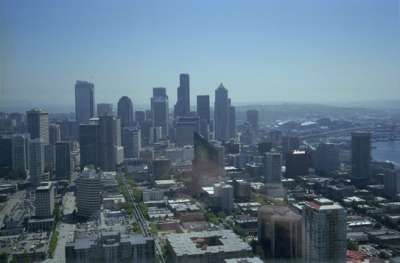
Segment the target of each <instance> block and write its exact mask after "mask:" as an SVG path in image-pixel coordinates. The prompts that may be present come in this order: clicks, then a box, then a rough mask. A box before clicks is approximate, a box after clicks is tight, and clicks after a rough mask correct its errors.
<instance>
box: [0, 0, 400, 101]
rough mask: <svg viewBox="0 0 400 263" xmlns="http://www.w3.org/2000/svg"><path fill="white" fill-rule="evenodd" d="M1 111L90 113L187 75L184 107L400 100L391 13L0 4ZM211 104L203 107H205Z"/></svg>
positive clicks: (398, 49) (377, 9)
mask: <svg viewBox="0 0 400 263" xmlns="http://www.w3.org/2000/svg"><path fill="white" fill-rule="evenodd" d="M0 56H1V57H0V58H1V60H0V77H1V83H0V84H1V91H0V92H1V93H0V96H1V98H2V100H1V101H0V103H6V104H10V103H27V102H29V103H31V104H35V103H36V104H38V105H46V104H60V105H73V101H74V90H73V85H74V82H75V80H77V79H82V80H89V81H92V82H94V83H95V87H96V102H112V103H116V102H117V100H118V98H119V97H121V96H123V95H127V96H129V97H131V98H132V100H133V101H134V103H136V104H148V103H149V98H150V96H151V88H152V87H155V86H165V87H167V88H168V95H169V96H170V105H172V104H173V103H175V99H176V87H177V85H178V74H179V73H180V72H187V73H189V74H190V75H191V96H192V104H193V102H194V97H195V96H196V95H198V94H210V95H212V98H213V96H214V90H215V88H216V87H217V86H218V85H219V83H220V82H223V83H224V85H225V86H226V87H227V88H228V90H229V92H230V96H231V98H232V101H233V103H234V104H235V103H247V102H248V103H251V102H253V103H260V102H271V101H274V102H275V101H284V102H293V101H296V102H344V101H359V100H381V99H400V15H399V1H394V0H384V1H378V0H374V1H370V0H340V1H339V0H329V1H325V0H320V1H317V0H313V1H307V0H297V1H285V0H277V1H267V0H262V1H188V0H186V1H184V0H181V1H173V0H168V1H150V0H143V1H133V0H130V1H100V0H96V1H75V0H72V1H53V0H48V1H44V0H35V1H28V0H26V1H23V0H20V1H15V0H2V1H0ZM212 100H213V99H212Z"/></svg>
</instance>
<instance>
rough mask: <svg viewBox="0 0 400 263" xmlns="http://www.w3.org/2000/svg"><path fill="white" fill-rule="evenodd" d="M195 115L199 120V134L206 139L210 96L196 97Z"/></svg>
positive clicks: (207, 135)
mask: <svg viewBox="0 0 400 263" xmlns="http://www.w3.org/2000/svg"><path fill="white" fill-rule="evenodd" d="M197 115H198V116H199V118H200V134H201V135H202V136H203V137H204V138H206V139H208V138H209V131H210V122H211V120H210V96H208V95H199V96H197Z"/></svg>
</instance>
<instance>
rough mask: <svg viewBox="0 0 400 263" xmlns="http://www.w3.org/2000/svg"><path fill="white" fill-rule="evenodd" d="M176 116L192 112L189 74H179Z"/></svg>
mask: <svg viewBox="0 0 400 263" xmlns="http://www.w3.org/2000/svg"><path fill="white" fill-rule="evenodd" d="M177 95H178V96H177V102H176V105H175V111H174V116H175V118H176V117H178V116H185V115H187V114H188V113H189V112H190V78H189V74H185V73H182V74H180V75H179V87H178V94H177Z"/></svg>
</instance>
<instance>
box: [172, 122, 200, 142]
mask: <svg viewBox="0 0 400 263" xmlns="http://www.w3.org/2000/svg"><path fill="white" fill-rule="evenodd" d="M175 129H176V132H175V133H176V139H175V141H176V144H177V145H178V146H184V145H193V136H194V135H193V134H194V133H195V132H197V133H198V132H200V119H199V117H197V116H184V117H177V121H176V124H175Z"/></svg>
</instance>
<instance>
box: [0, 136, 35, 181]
mask: <svg viewBox="0 0 400 263" xmlns="http://www.w3.org/2000/svg"><path fill="white" fill-rule="evenodd" d="M28 144H29V134H15V135H13V137H12V168H13V170H14V171H20V172H24V173H26V171H27V170H28V167H29V163H28V160H29V159H28V157H29V152H28V146H29V145H28ZM2 153H4V152H3V151H2Z"/></svg>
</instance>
